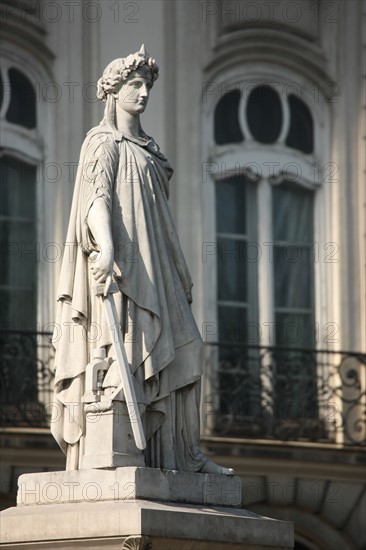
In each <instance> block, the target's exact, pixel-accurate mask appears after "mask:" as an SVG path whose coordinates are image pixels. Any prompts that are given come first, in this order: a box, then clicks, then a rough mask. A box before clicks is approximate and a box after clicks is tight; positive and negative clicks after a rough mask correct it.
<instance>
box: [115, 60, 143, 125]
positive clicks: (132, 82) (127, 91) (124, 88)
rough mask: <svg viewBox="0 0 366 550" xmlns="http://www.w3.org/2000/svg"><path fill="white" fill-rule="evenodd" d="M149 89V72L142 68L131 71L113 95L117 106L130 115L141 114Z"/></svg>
mask: <svg viewBox="0 0 366 550" xmlns="http://www.w3.org/2000/svg"><path fill="white" fill-rule="evenodd" d="M151 88H152V78H151V72H150V70H149V69H148V68H147V67H144V66H143V67H141V68H140V69H138V70H137V71H133V72H132V73H130V74H129V75H128V77H127V79H126V80H125V81H124V82H123V83H122V85H121V88H120V90H119V92H118V93H117V94H116V95H115V97H116V100H117V106H118V107H119V108H120V109H122V110H123V111H126V112H127V113H130V114H134V115H137V114H140V113H143V112H144V111H145V109H146V105H147V102H148V99H149V94H150V90H151Z"/></svg>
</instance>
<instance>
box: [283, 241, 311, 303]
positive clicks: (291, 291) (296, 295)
mask: <svg viewBox="0 0 366 550" xmlns="http://www.w3.org/2000/svg"><path fill="white" fill-rule="evenodd" d="M273 257H274V272H275V303H276V307H290V308H309V309H311V307H312V262H313V253H312V250H311V249H309V248H305V247H301V246H298V245H296V244H295V243H294V244H290V245H287V246H275V247H274V255H273Z"/></svg>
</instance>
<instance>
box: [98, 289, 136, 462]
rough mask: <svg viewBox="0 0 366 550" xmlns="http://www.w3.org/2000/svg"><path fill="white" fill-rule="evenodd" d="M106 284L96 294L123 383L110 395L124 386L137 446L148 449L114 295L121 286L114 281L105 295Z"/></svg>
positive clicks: (113, 395) (113, 394)
mask: <svg viewBox="0 0 366 550" xmlns="http://www.w3.org/2000/svg"><path fill="white" fill-rule="evenodd" d="M104 286H105V285H104V284H102V285H97V287H96V292H95V294H96V295H97V296H100V298H101V300H102V302H103V305H104V311H105V315H106V318H107V322H108V325H109V330H110V333H111V337H112V342H113V347H114V353H115V356H116V362H117V365H118V368H119V373H120V375H121V384H120V385H119V386H118V388H116V389H115V390H114V392H113V393H112V395H111V396H110V400H111V401H112V400H113V399H114V398H115V396H116V395H117V394H118V393H119V392H120V391H121V389H122V388H123V392H124V394H125V399H126V405H127V410H128V415H129V417H130V421H131V426H132V432H133V435H134V438H135V443H136V447H137V448H138V449H140V450H141V451H143V450H144V449H146V440H145V434H144V428H143V426H142V422H141V416H140V411H139V409H138V405H137V399H136V393H135V387H134V383H133V376H132V374H131V371H130V366H129V364H128V359H127V354H126V349H125V345H124V342H123V339H122V331H121V328H120V321H119V317H118V313H117V309H116V304H115V301H114V297H113V293H115V292H119V288H118V285H117V283H116V282H112V283H111V285H110V287H109V291H108V294H107V295H106V296H104Z"/></svg>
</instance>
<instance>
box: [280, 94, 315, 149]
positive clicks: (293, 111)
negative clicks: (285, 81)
mask: <svg viewBox="0 0 366 550" xmlns="http://www.w3.org/2000/svg"><path fill="white" fill-rule="evenodd" d="M288 102H289V105H290V129H289V132H288V135H287V138H286V145H287V146H288V147H291V148H292V149H298V150H299V151H302V152H303V153H305V154H307V155H308V154H310V153H312V152H313V150H314V125H313V118H312V116H311V113H310V110H309V109H308V107H307V106H306V105H305V103H304V102H303V101H301V99H299V98H298V97H296V96H294V95H290V96H289V98H288Z"/></svg>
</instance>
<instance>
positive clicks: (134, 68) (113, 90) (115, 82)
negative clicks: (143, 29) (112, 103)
mask: <svg viewBox="0 0 366 550" xmlns="http://www.w3.org/2000/svg"><path fill="white" fill-rule="evenodd" d="M134 73H136V74H137V73H141V74H144V73H145V74H146V73H149V75H150V77H151V82H152V83H153V82H154V81H155V80H156V79H157V78H158V76H159V67H158V66H157V64H156V61H155V59H153V58H152V57H150V56H149V55H148V54H147V53H146V51H145V46H144V45H142V46H141V49H140V51H139V52H136V53H133V54H131V55H129V56H128V57H121V58H118V59H115V60H114V61H112V62H111V63H109V65H107V67H106V68H105V69H104V72H103V76H102V77H101V78H100V79H99V80H98V90H97V96H98V98H99V99H101V100H102V101H104V102H106V101H107V99H108V96H109V95H111V96H113V97H116V94H118V92H119V90H120V88H121V86H122V84H123V82H125V81H126V80H127V79H128V78H131V76H134Z"/></svg>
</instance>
